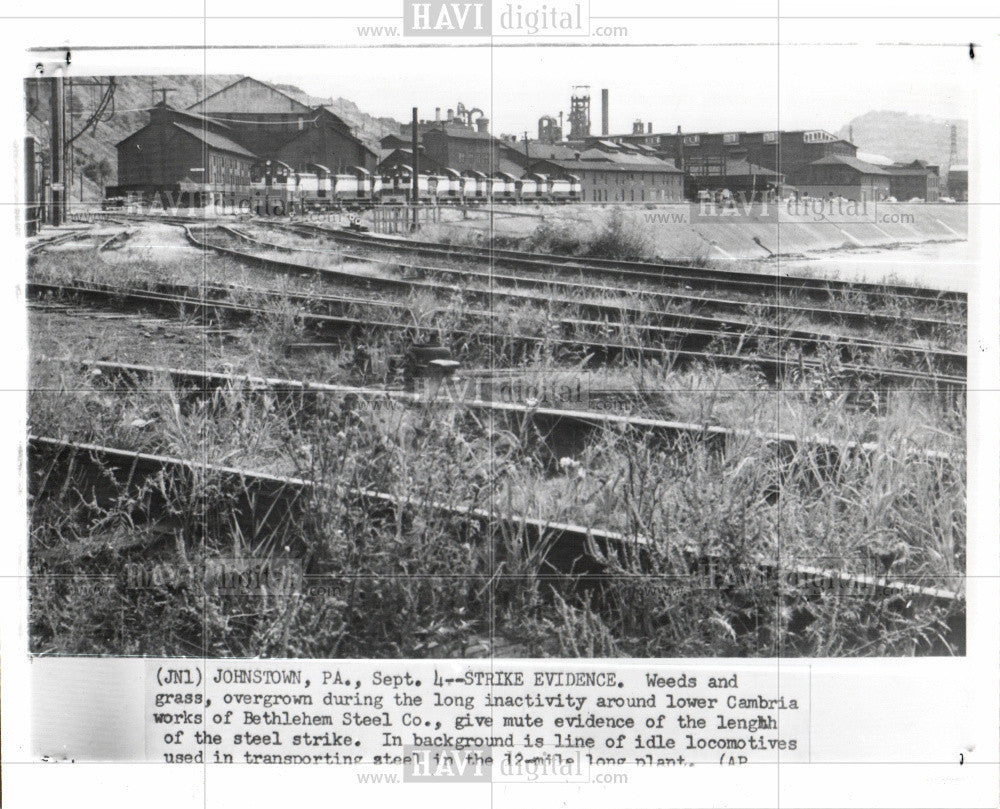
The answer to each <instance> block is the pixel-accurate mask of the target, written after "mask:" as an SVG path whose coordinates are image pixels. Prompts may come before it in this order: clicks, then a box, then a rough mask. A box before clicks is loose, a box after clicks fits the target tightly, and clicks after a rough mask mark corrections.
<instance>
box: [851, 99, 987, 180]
mask: <svg viewBox="0 0 1000 809" xmlns="http://www.w3.org/2000/svg"><path fill="white" fill-rule="evenodd" d="M952 125H954V126H955V127H957V135H958V138H957V146H958V156H957V158H956V160H955V162H956V163H965V162H967V161H968V153H969V123H968V121H966V120H964V119H959V118H955V119H946V118H933V117H931V116H929V115H914V114H912V113H907V112H896V111H893V110H871V111H869V112H866V113H865V114H864V115H859V116H858V117H857V118H854V119H852V120H851V121H850V123H849V124H848V125H846V126H844V127H841V129H840V131H839V132H838V133H837V134H838V136H839V137H842V138H847V137H849V136H850V134H851V131H852V130H853V135H854V143H856V144H857V146H858V148H859V149H860V150H861V151H863V152H874V153H875V154H883V155H885V156H886V157H891V158H892V159H893V160H899V161H910V160H926V161H928V162H929V163H933V164H935V165H938V166H940V167H941V173H942V174H943V173H944V172H945V171H946V170H947V168H948V162H949V153H950V150H951V127H952Z"/></svg>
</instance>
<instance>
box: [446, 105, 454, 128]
mask: <svg viewBox="0 0 1000 809" xmlns="http://www.w3.org/2000/svg"><path fill="white" fill-rule="evenodd" d="M454 118H455V110H453V109H451V107H449V108H448V123H449V124H450V123H451V122H452V121H453V120H454Z"/></svg>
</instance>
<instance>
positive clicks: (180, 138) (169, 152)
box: [108, 77, 377, 206]
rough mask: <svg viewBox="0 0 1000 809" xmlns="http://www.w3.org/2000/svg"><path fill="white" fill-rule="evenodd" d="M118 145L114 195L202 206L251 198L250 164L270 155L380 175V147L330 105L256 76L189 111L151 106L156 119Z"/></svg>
mask: <svg viewBox="0 0 1000 809" xmlns="http://www.w3.org/2000/svg"><path fill="white" fill-rule="evenodd" d="M117 147H118V185H117V186H112V187H110V188H109V189H108V195H109V196H119V195H126V194H137V195H139V196H141V197H143V198H146V199H152V198H153V197H156V196H159V197H160V198H161V200H163V201H164V202H168V201H169V200H171V199H173V200H178V201H179V204H182V205H196V206H202V205H208V204H215V203H219V204H228V203H230V202H232V201H234V200H236V199H237V198H239V197H241V196H245V191H246V189H247V188H248V187H249V184H250V169H251V166H252V165H253V164H254V163H256V162H259V161H263V160H271V161H275V162H280V163H283V164H286V165H288V166H290V167H291V168H292V169H293V170H294V171H298V172H309V171H313V170H315V166H317V165H319V166H323V167H325V168H327V169H329V170H331V171H333V172H334V173H353V172H355V169H356V168H357V169H364V170H365V171H367V172H373V171H375V168H376V164H377V155H376V153H375V152H374V150H372V149H370V148H369V147H368V146H367V145H365V143H364V142H363V141H361V140H360V139H359V138H357V137H356V136H355V135H354V133H353V132H352V131H351V128H350V127H349V126H348V125H347V124H346V123H345V122H344V121H343V120H342V119H341V118H340V117H339V116H337V115H336V114H335V113H333V112H332V111H331V110H330V109H328V108H326V107H324V106H317V107H309V106H307V105H306V104H303V103H302V102H301V101H298V100H297V99H295V98H292V97H291V96H290V95H288V94H286V93H283V92H282V91H280V90H278V89H277V88H274V87H271V86H270V85H269V84H266V83H264V82H262V81H258V80H257V79H252V78H249V77H247V78H243V79H240V80H239V81H236V82H234V83H233V84H231V85H229V86H228V87H224V88H223V89H221V90H219V91H218V92H217V93H213V94H212V95H210V96H208V97H206V98H204V99H202V100H201V101H199V102H197V103H196V104H193V105H191V106H190V107H189V108H188V109H187V110H176V109H174V108H173V107H171V106H170V105H168V104H167V103H166V102H161V103H160V104H158V105H156V106H155V107H153V108H152V109H151V110H150V120H149V124H147V125H146V126H145V127H143V128H142V129H140V130H139V131H138V132H134V133H133V134H132V135H130V136H129V137H127V138H125V139H124V140H122V141H121V142H120V143H118V144H117ZM178 194H180V195H181V196H180V197H178V196H177V195H178Z"/></svg>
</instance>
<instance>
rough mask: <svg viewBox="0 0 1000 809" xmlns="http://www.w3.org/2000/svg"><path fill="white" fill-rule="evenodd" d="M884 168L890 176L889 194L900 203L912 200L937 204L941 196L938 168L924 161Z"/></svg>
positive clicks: (895, 164)
mask: <svg viewBox="0 0 1000 809" xmlns="http://www.w3.org/2000/svg"><path fill="white" fill-rule="evenodd" d="M882 168H883V169H885V171H887V172H888V174H889V193H890V194H891V195H892V196H893V197H895V198H896V199H897V200H899V201H900V202H906V201H907V200H911V199H922V200H924V201H925V202H935V201H937V199H938V197H939V196H940V189H941V177H940V176H939V174H938V167H937V166H931V165H928V164H927V162H926V161H924V160H914V161H913V162H912V163H893V164H892V165H891V166H883V167H882Z"/></svg>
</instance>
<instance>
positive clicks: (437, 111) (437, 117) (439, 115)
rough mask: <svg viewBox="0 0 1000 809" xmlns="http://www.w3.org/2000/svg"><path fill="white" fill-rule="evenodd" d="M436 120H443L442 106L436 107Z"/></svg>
mask: <svg viewBox="0 0 1000 809" xmlns="http://www.w3.org/2000/svg"><path fill="white" fill-rule="evenodd" d="M434 120H435V121H440V120H441V108H440V107H435V108H434Z"/></svg>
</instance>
